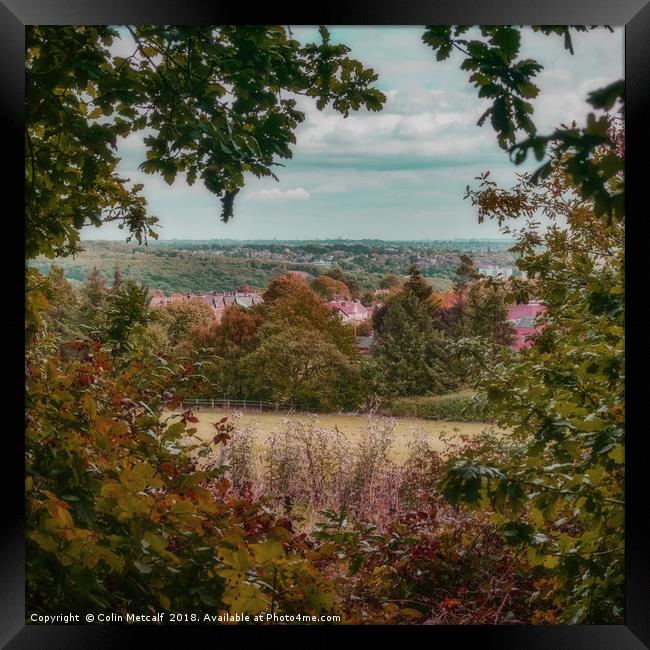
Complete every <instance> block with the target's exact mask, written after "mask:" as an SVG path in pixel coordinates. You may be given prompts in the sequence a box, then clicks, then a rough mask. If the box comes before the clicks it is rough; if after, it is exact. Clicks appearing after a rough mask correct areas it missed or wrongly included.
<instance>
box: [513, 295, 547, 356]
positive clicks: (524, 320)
mask: <svg viewBox="0 0 650 650" xmlns="http://www.w3.org/2000/svg"><path fill="white" fill-rule="evenodd" d="M545 311H546V306H545V305H544V303H543V302H542V301H541V300H531V301H530V302H527V303H525V304H521V305H512V307H510V309H509V310H508V316H507V320H508V321H509V322H511V323H512V324H513V325H514V326H515V340H514V341H513V343H512V346H511V347H512V349H513V350H515V351H516V352H518V351H519V350H521V349H523V348H527V347H530V346H531V345H532V344H533V341H532V338H531V337H532V335H533V334H536V333H538V332H540V331H541V330H542V329H543V325H539V324H536V319H537V317H538V316H540V315H542V314H543V313H544V312H545Z"/></svg>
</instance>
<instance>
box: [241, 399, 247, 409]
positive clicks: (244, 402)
mask: <svg viewBox="0 0 650 650" xmlns="http://www.w3.org/2000/svg"><path fill="white" fill-rule="evenodd" d="M242 408H243V409H245V408H246V400H244V406H243V407H242Z"/></svg>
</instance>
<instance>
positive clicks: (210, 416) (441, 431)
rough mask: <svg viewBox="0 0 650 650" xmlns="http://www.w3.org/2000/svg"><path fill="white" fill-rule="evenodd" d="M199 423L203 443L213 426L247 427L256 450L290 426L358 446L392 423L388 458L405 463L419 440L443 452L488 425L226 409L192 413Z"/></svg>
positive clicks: (201, 410) (212, 432)
mask: <svg viewBox="0 0 650 650" xmlns="http://www.w3.org/2000/svg"><path fill="white" fill-rule="evenodd" d="M193 413H194V415H195V416H196V417H197V418H198V420H199V422H198V423H196V424H194V425H193V426H194V428H196V430H197V435H198V436H199V437H200V438H201V439H202V440H208V439H210V438H211V437H214V431H215V429H214V426H213V423H215V422H218V421H219V420H221V419H222V418H224V417H227V418H229V421H230V422H231V423H233V425H234V426H235V427H236V428H241V427H246V428H247V429H249V430H250V431H251V433H252V439H253V446H254V448H255V449H256V450H259V449H261V448H262V447H263V446H264V443H265V441H266V440H267V439H268V437H269V436H270V435H271V434H272V433H273V432H274V431H277V430H281V429H285V428H286V427H287V425H288V424H289V423H290V422H302V423H312V424H314V425H315V426H317V427H319V428H321V429H325V430H329V431H332V432H333V433H334V432H337V431H338V432H339V433H341V434H342V435H343V436H344V437H345V438H346V439H347V440H348V441H349V442H351V443H358V442H359V441H360V440H361V439H362V437H363V435H364V432H365V431H367V430H368V429H369V428H371V427H372V426H373V425H376V424H378V423H381V422H384V423H391V425H392V427H393V428H392V444H391V447H390V450H389V457H390V458H391V460H392V461H394V462H397V463H402V462H404V461H405V460H406V458H407V457H408V454H409V449H410V446H411V445H412V443H413V441H414V440H416V439H418V438H423V439H424V440H426V442H427V444H428V445H429V447H430V448H431V449H432V450H433V451H437V452H442V451H443V450H444V449H445V446H446V442H445V441H446V440H448V439H457V440H461V439H462V438H463V437H464V436H467V437H470V438H472V437H474V436H475V435H477V434H479V433H481V432H482V431H484V430H485V429H486V428H488V427H491V426H492V425H490V424H489V423H486V422H455V421H443V420H425V419H422V418H392V417H381V416H369V415H348V414H318V415H313V414H306V413H265V412H262V413H257V412H254V411H226V410H225V409H198V410H196V411H194V412H193Z"/></svg>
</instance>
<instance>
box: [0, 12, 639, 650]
mask: <svg viewBox="0 0 650 650" xmlns="http://www.w3.org/2000/svg"><path fill="white" fill-rule="evenodd" d="M252 17H254V21H255V22H256V23H258V24H265V23H273V24H275V23H281V24H284V23H290V24H293V25H299V24H326V25H363V24H368V25H373V24H374V25H410V24H418V25H424V24H458V23H460V24H609V25H615V26H625V77H626V132H627V137H626V172H625V173H626V184H627V188H628V190H627V196H626V201H627V207H626V213H627V215H628V219H627V223H626V257H627V262H626V277H627V283H626V284H627V286H626V294H627V296H626V310H627V314H628V316H627V326H626V363H627V377H628V378H629V380H628V381H627V382H626V385H627V390H628V391H629V392H630V396H629V398H628V404H629V406H628V409H627V419H628V420H630V421H631V422H632V431H633V435H632V436H630V437H628V439H627V443H626V503H627V506H626V613H625V624H624V625H602V626H601V625H599V626H586V625H574V626H565V625H557V626H466V627H465V626H448V627H447V626H430V627H420V626H406V627H401V628H399V630H397V632H398V633H399V638H400V639H402V638H404V636H405V637H406V638H405V639H404V641H405V642H406V643H409V642H412V641H413V639H411V637H412V635H415V634H417V635H418V637H420V640H425V641H426V642H427V645H428V644H429V643H431V644H434V645H437V644H449V643H469V644H472V645H474V644H476V645H477V646H479V647H481V648H498V649H499V650H505V649H510V648H512V649H513V650H514V649H517V650H519V649H520V648H545V649H550V648H553V649H558V650H559V649H564V648H566V649H574V648H589V649H594V650H596V649H603V650H604V649H610V648H611V649H616V650H627V649H629V650H636V649H642V648H650V559H649V558H650V554H649V553H648V550H647V549H646V544H645V540H646V538H645V535H644V525H643V524H644V523H645V519H646V516H647V515H644V513H648V512H650V510H649V508H648V502H649V497H650V494H649V490H648V485H650V482H648V481H647V479H646V473H647V470H646V468H645V465H646V460H645V459H646V455H645V454H644V447H645V444H644V443H645V440H644V438H645V437H646V436H647V434H646V433H645V431H644V429H643V428H642V426H641V423H642V422H643V420H642V417H643V412H642V391H643V390H644V385H643V369H644V364H643V358H642V351H643V349H644V345H643V336H644V334H645V331H646V328H645V327H644V323H643V318H642V312H641V309H642V307H643V301H641V300H638V297H639V296H642V295H644V294H643V285H642V282H643V272H644V269H643V267H642V265H641V260H642V259H643V250H642V248H641V247H642V246H643V243H644V242H647V241H648V240H647V238H645V237H644V234H643V226H644V225H645V223H646V221H647V219H644V216H645V214H644V212H643V210H642V193H643V184H644V183H643V180H642V174H644V165H643V162H644V161H643V159H642V154H643V153H645V151H644V148H645V149H647V148H648V147H650V137H648V131H649V129H648V121H649V120H648V118H647V117H646V114H647V108H648V106H649V104H650V103H649V102H648V90H649V89H650V3H649V2H648V0H618V1H617V2H610V3H605V2H603V1H602V0H550V1H546V2H543V1H542V0H499V1H491V2H486V1H484V2H476V0H453V1H452V0H437V1H436V0H429V1H427V0H412V1H411V2H409V3H408V4H403V3H398V2H395V1H394V0H393V1H389V0H363V1H360V0H349V1H348V2H345V3H343V2H328V3H327V4H323V5H321V6H318V7H316V6H311V7H307V6H305V5H303V6H301V7H296V8H292V9H291V10H289V9H288V8H283V7H278V6H276V5H273V6H272V5H270V4H267V5H266V6H259V7H255V9H254V10H253V9H252V7H249V6H245V5H243V4H238V3H228V4H226V3H221V2H219V1H218V0H209V1H206V0H183V2H179V1H178V0H156V1H155V2H153V1H151V0H128V1H127V0H112V1H110V2H108V1H106V0H101V1H99V0H96V1H95V2H88V1H87V0H0V53H1V56H0V61H1V62H2V64H1V65H0V79H1V80H2V83H1V85H0V88H1V89H2V90H1V91H0V116H1V117H2V124H3V126H4V130H5V138H4V145H5V163H6V170H5V172H4V174H3V180H4V181H5V182H6V187H5V191H4V192H3V198H4V199H5V201H4V204H5V206H6V205H7V199H13V201H14V202H15V207H16V211H15V212H13V211H10V210H9V209H7V208H5V224H4V227H5V232H6V242H7V243H6V244H5V246H6V247H7V249H9V250H10V251H11V252H13V253H14V254H15V255H16V257H20V253H21V250H20V246H19V245H17V244H16V241H20V240H18V239H17V237H20V234H16V232H15V230H14V229H12V228H10V223H11V221H10V219H12V218H13V216H14V214H15V215H18V214H21V211H22V210H23V207H22V203H23V201H24V194H23V191H22V187H23V185H22V184H23V182H24V181H23V173H24V172H23V169H24V166H23V162H24V161H23V159H22V155H21V153H22V152H23V142H24V140H23V130H24V124H23V122H24V119H23V117H24V116H23V107H24V26H25V25H27V24H123V23H131V24H159V23H170V24H174V23H175V24H224V23H246V22H251V18H252ZM12 203H13V202H12ZM12 235H13V236H14V237H13V239H11V240H10V237H11V236H12ZM23 259H24V258H23ZM23 263H24V261H23ZM9 264H11V267H10V268H11V269H13V270H15V269H17V268H20V262H19V261H15V260H14V261H10V262H9ZM635 266H636V267H637V268H635ZM13 270H12V271H11V273H13ZM11 273H10V274H9V275H11ZM12 286H13V288H14V290H15V291H14V293H15V298H16V301H17V305H16V307H15V311H12V312H11V313H13V314H14V318H13V319H10V320H11V323H13V325H14V326H15V329H16V330H19V328H20V327H21V326H22V325H21V321H22V315H21V312H20V309H21V305H24V294H23V292H22V285H21V281H20V280H18V279H17V280H16V282H15V283H14V284H12ZM7 313H9V312H7ZM17 335H18V340H20V333H19V332H17ZM12 338H13V337H12ZM8 340H9V339H8V338H6V339H5V341H8ZM7 347H8V348H11V346H7ZM15 347H16V348H17V349H16V355H15V357H16V374H13V373H12V374H11V375H7V376H8V377H16V376H18V373H20V372H22V371H23V370H22V368H23V361H22V357H21V351H20V346H15ZM8 353H9V351H8ZM8 365H9V364H8V363H7V366H8ZM12 383H13V384H15V385H14V386H12V385H11V384H12ZM14 390H15V391H16V396H15V397H14V395H13V391H14ZM20 390H21V388H20V386H19V382H9V387H8V388H7V389H6V391H5V399H6V400H7V402H6V403H5V407H7V408H10V407H11V409H12V410H13V411H15V412H16V415H17V418H18V423H19V426H18V427H7V428H6V429H5V431H4V440H3V442H4V449H5V453H4V457H5V459H6V460H5V463H4V464H3V471H2V472H1V474H2V479H3V481H5V483H6V485H5V486H4V490H3V492H2V493H0V494H2V495H3V497H4V499H3V505H4V506H5V507H4V508H3V517H2V521H3V524H4V526H3V528H4V531H3V533H2V536H1V537H0V646H1V647H6V648H10V649H11V650H14V649H16V648H88V649H90V648H92V649H93V650H95V649H97V648H115V647H120V646H125V647H129V646H131V645H133V644H134V643H135V641H137V642H138V644H140V643H152V642H154V637H158V635H159V634H164V635H165V639H166V640H169V641H170V642H172V643H173V642H174V641H175V639H179V640H180V639H182V640H183V642H184V643H187V639H188V633H190V634H191V635H192V637H193V636H194V634H195V633H197V632H207V633H208V634H209V638H210V639H212V642H216V643H219V642H220V641H224V642H226V643H228V642H232V641H234V642H237V643H240V642H241V641H242V640H243V639H244V637H246V636H248V635H249V634H250V633H254V634H256V635H259V634H261V635H263V636H264V638H265V642H268V641H272V640H273V637H277V635H278V634H279V633H283V634H284V633H289V634H290V635H291V636H293V637H294V642H298V643H302V642H305V641H306V640H307V637H308V636H309V638H310V642H311V640H312V639H313V637H315V636H318V637H319V638H320V639H322V640H323V641H326V642H331V641H332V640H334V638H335V637H339V636H341V635H342V634H345V636H346V639H348V640H349V641H350V642H357V643H362V642H364V640H365V639H367V636H368V633H369V632H370V631H371V630H370V629H368V628H355V627H353V626H338V627H337V626H332V627H328V628H325V627H319V628H318V629H317V630H314V628H313V627H308V626H297V627H293V628H287V627H269V628H257V629H255V630H252V629H251V628H242V627H230V626H221V627H219V628H218V629H217V628H215V627H209V628H202V627H201V626H195V627H191V628H189V627H185V626H183V629H173V628H171V627H169V626H165V627H164V628H163V627H162V626H100V625H58V626H47V625H25V585H24V579H25V567H24V563H25V552H24V531H25V522H24V509H23V504H24V488H23V485H24V473H23V464H22V462H21V461H20V460H18V459H19V458H22V457H23V456H21V454H22V453H23V452H24V449H23V444H22V439H21V436H20V434H19V433H18V432H19V430H20V423H21V422H22V415H21V414H20V405H21V402H22V400H21V396H20V395H19V391H20ZM644 392H645V391H644ZM23 399H24V396H23ZM11 505H13V506H14V508H15V510H14V512H13V513H11V514H10V513H9V511H8V509H10V508H11ZM376 630H377V628H374V631H375V632H376ZM387 631H388V630H386V629H384V628H383V627H382V628H381V629H380V630H379V634H381V635H384V634H385V633H386V632H387ZM315 632H316V634H314V633H315ZM393 632H395V630H393ZM152 635H153V636H152ZM181 635H182V636H181ZM440 647H443V646H442V645H440Z"/></svg>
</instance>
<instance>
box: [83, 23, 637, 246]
mask: <svg viewBox="0 0 650 650" xmlns="http://www.w3.org/2000/svg"><path fill="white" fill-rule="evenodd" d="M292 30H293V32H294V37H295V38H297V39H298V40H301V41H305V42H306V41H308V40H317V32H316V30H315V29H311V28H307V27H298V28H292ZM330 31H331V33H332V41H334V42H341V43H345V44H346V45H348V46H349V47H350V48H351V50H352V51H351V53H350V56H352V57H353V58H356V59H359V60H360V61H361V62H362V63H363V64H364V65H365V66H368V67H372V68H373V69H374V70H375V72H376V73H377V74H378V75H379V79H378V81H377V82H376V84H375V85H376V87H378V88H379V89H380V90H382V91H383V92H384V93H385V94H386V95H387V98H388V100H387V102H386V104H385V106H384V109H383V110H382V111H381V112H378V113H374V112H370V111H365V110H362V111H358V112H354V113H350V116H349V117H348V118H343V116H341V115H340V114H339V113H336V112H335V111H333V110H331V109H325V110H323V111H319V110H317V109H316V106H315V102H313V101H311V100H309V99H308V98H305V97H299V98H297V99H298V104H299V106H298V107H299V108H300V110H303V111H304V112H305V114H306V118H305V121H304V122H303V123H302V124H301V125H300V126H299V127H298V129H297V131H296V139H297V143H296V145H294V149H293V158H291V159H289V160H282V161H280V162H282V163H283V164H284V165H285V166H284V167H277V168H276V170H275V171H276V173H277V175H278V176H279V179H280V180H279V182H276V181H274V180H273V179H271V178H266V179H256V178H254V177H253V176H251V177H250V179H249V180H248V182H247V184H246V186H245V187H244V188H243V189H242V191H241V192H240V193H239V195H238V196H237V198H236V200H235V216H234V218H233V219H232V220H231V221H230V222H228V223H227V224H224V223H222V222H221V221H220V218H219V217H220V209H221V203H220V201H219V199H218V197H216V196H215V195H213V194H211V193H210V192H208V191H207V190H206V189H205V188H204V187H203V186H202V184H201V182H200V181H197V183H196V184H195V185H194V186H192V187H189V186H188V185H187V184H186V183H185V181H184V179H183V178H181V177H180V176H179V177H177V180H176V181H175V183H174V184H173V185H172V186H169V185H167V184H166V183H165V181H164V180H163V179H162V178H161V177H159V176H152V175H146V174H143V173H142V172H140V171H139V170H138V165H139V164H140V163H141V162H142V161H143V160H144V159H145V154H144V151H145V150H144V145H143V143H142V137H143V134H142V133H140V134H133V135H131V136H129V137H128V138H126V139H123V140H122V141H120V144H119V151H118V155H119V156H120V157H121V160H120V163H119V171H120V172H121V174H122V175H124V176H126V177H127V178H129V179H130V180H131V182H133V183H143V184H144V190H143V194H144V195H145V197H146V198H147V201H148V203H149V211H150V213H151V214H154V215H155V216H157V217H158V218H159V220H160V227H159V228H158V233H159V238H160V239H274V238H277V239H328V238H343V239H373V238H376V239H388V240H417V239H465V238H475V239H487V238H498V237H500V236H502V235H501V234H500V232H499V229H498V227H497V225H496V224H494V223H491V222H488V223H483V224H478V222H477V218H476V212H475V209H474V208H472V207H471V204H470V203H469V201H468V200H463V195H464V193H465V187H466V186H467V185H468V184H469V185H473V184H475V183H474V180H473V179H474V178H475V177H476V176H477V175H478V174H479V173H481V172H483V171H486V170H488V169H489V170H490V171H491V175H492V177H493V178H494V179H495V180H496V181H497V182H500V183H504V184H508V183H509V182H511V181H513V180H514V173H515V171H522V170H523V169H534V168H535V165H534V162H532V163H530V164H529V165H528V167H526V166H525V165H521V166H519V167H515V166H514V165H513V164H512V163H511V162H510V161H509V158H508V155H507V153H505V152H504V151H503V150H501V149H500V148H499V147H498V145H497V143H496V134H495V132H494V130H493V129H492V127H491V125H490V124H489V120H488V122H487V123H486V124H485V126H483V127H479V126H477V125H476V122H477V120H478V118H479V117H480V115H481V114H482V113H483V111H484V110H485V108H486V107H487V106H488V103H487V102H486V101H485V100H479V99H478V98H477V96H476V89H475V88H474V87H473V86H472V85H471V84H470V83H469V82H468V76H469V73H467V72H465V71H462V70H460V67H459V66H460V61H461V59H460V58H457V57H456V56H454V55H452V56H451V57H450V59H448V60H447V61H444V62H438V61H436V60H435V54H434V52H433V50H431V48H429V47H427V46H426V45H424V44H423V43H422V41H421V35H422V32H423V28H422V27H370V26H364V27H332V28H330ZM573 42H574V51H575V54H574V55H573V56H571V54H569V52H568V51H566V50H564V47H563V41H562V39H561V38H560V37H544V36H543V35H539V34H535V33H533V32H532V31H531V30H530V29H526V30H525V31H524V34H523V37H522V50H521V55H522V56H526V57H528V56H530V57H532V58H535V59H536V60H538V61H539V62H540V63H541V64H542V65H543V66H544V69H543V70H542V72H541V73H540V74H539V75H538V76H537V78H536V81H535V83H536V84H537V85H538V86H539V88H540V93H539V96H538V97H537V98H536V99H535V100H533V102H532V103H533V106H534V109H535V112H534V114H533V119H534V121H535V123H536V124H537V126H538V131H539V132H540V133H546V132H549V131H550V130H552V129H553V128H554V127H555V126H558V125H559V124H560V123H562V122H564V123H568V122H571V121H572V120H576V121H577V122H578V124H581V123H584V120H585V118H586V116H587V114H588V113H589V109H590V107H589V105H588V104H587V103H586V101H585V99H586V96H587V93H588V92H589V91H591V90H593V89H595V88H599V87H602V86H603V85H606V84H608V83H610V82H612V81H615V80H616V79H620V78H622V77H623V69H624V67H623V66H624V61H623V52H624V48H623V29H622V28H616V29H615V31H614V33H610V32H609V31H607V30H605V29H601V30H597V31H595V32H591V33H587V34H574V36H573ZM117 47H118V49H119V48H120V47H123V48H124V50H125V51H128V53H129V54H130V53H131V52H132V46H131V44H130V43H127V42H126V39H125V41H124V42H122V43H121V44H119V45H118V46H117ZM458 55H459V57H462V55H461V54H460V53H458ZM82 238H83V239H115V240H123V239H124V238H125V234H124V231H121V230H119V229H118V228H117V226H116V225H115V224H106V225H104V226H102V227H101V228H94V227H88V228H84V230H83V231H82Z"/></svg>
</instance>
